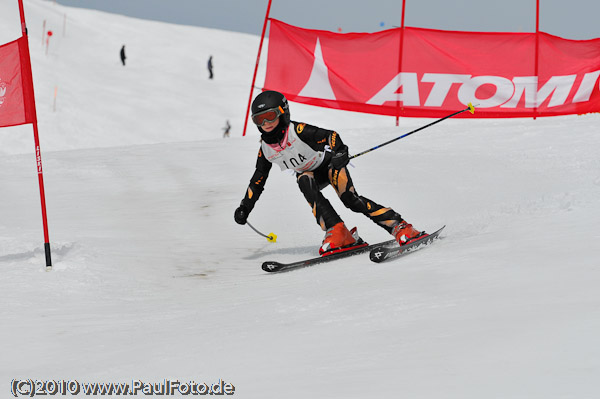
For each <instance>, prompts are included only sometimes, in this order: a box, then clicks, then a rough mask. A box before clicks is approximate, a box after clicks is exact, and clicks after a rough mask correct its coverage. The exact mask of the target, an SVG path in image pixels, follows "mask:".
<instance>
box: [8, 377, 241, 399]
mask: <svg viewBox="0 0 600 399" xmlns="http://www.w3.org/2000/svg"><path fill="white" fill-rule="evenodd" d="M234 393H235V387H234V386H233V384H231V383H229V382H225V381H223V380H219V381H218V382H215V383H206V382H200V383H197V382H195V381H187V382H182V381H179V380H167V379H165V380H163V381H160V382H145V381H141V380H133V381H131V382H79V381H77V380H34V379H13V380H12V381H11V394H12V395H13V396H14V397H15V398H18V397H22V396H23V397H25V396H28V397H31V398H33V397H34V396H55V395H60V396H66V395H69V396H77V395H84V396H92V395H93V396H138V395H140V396H142V395H143V396H153V395H157V396H189V395H199V396H205V395H211V396H214V395H217V396H221V395H233V394H234Z"/></svg>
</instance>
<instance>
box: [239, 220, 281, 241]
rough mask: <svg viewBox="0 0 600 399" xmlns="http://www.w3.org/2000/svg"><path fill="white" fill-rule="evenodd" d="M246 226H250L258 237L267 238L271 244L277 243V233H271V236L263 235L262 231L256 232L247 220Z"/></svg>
mask: <svg viewBox="0 0 600 399" xmlns="http://www.w3.org/2000/svg"><path fill="white" fill-rule="evenodd" d="M246 224H247V225H248V226H250V228H251V229H252V230H254V231H255V232H256V233H257V234H258V235H261V236H263V237H265V238H266V239H267V241H269V242H276V241H277V235H276V234H275V233H269V235H266V234H263V233H261V232H260V231H258V230H256V229H255V228H254V226H252V225H251V224H250V222H249V221H247V220H246Z"/></svg>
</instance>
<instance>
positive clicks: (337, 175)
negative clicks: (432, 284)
mask: <svg viewBox="0 0 600 399" xmlns="http://www.w3.org/2000/svg"><path fill="white" fill-rule="evenodd" d="M252 121H253V122H254V123H255V124H256V125H257V127H258V130H259V131H260V132H261V146H260V150H259V151H258V159H257V162H256V170H255V171H254V174H253V175H252V179H251V180H250V184H249V186H248V189H247V190H246V195H245V196H244V199H242V202H241V203H240V206H239V207H238V208H237V209H236V210H235V213H234V219H235V221H236V222H237V223H239V224H245V223H246V220H247V219H248V215H249V214H250V212H251V211H252V209H253V208H254V205H255V204H256V201H258V199H259V197H260V195H261V193H262V191H263V189H264V187H265V183H266V181H267V177H268V176H269V171H270V170H271V166H272V165H273V163H276V164H277V165H279V167H280V168H281V170H285V169H292V170H294V171H295V172H296V178H297V182H298V186H299V187H300V191H302V194H304V197H305V198H306V200H307V201H308V204H309V205H310V207H311V209H312V211H313V215H314V216H315V217H316V219H317V224H319V225H320V226H321V229H323V230H324V231H325V232H326V234H325V238H324V239H323V243H322V245H321V248H319V253H320V254H321V255H323V254H327V253H328V252H331V251H332V250H335V249H339V248H345V247H351V246H353V245H354V244H355V242H356V237H357V235H356V236H355V235H354V234H353V233H352V232H350V231H348V229H347V228H346V225H345V224H344V222H343V221H342V219H341V218H340V216H339V215H338V214H337V213H336V211H335V209H333V207H332V206H331V204H330V203H329V201H328V200H327V199H326V198H325V197H324V196H323V194H322V193H321V190H322V189H323V188H325V187H327V186H328V185H329V184H331V186H332V187H333V188H334V190H335V192H336V193H337V195H338V197H339V198H340V200H341V201H342V203H343V204H344V205H345V206H346V207H347V208H349V209H350V210H352V211H354V212H358V213H362V214H363V215H365V216H366V217H368V218H369V219H371V220H372V221H373V222H375V223H376V224H377V225H379V226H380V227H382V228H383V229H385V230H386V231H387V232H388V233H390V234H392V235H393V236H394V237H395V239H396V240H397V241H398V243H399V244H400V245H404V244H407V243H409V242H411V241H414V239H416V238H417V237H424V236H426V235H427V234H426V233H425V232H421V231H418V230H416V229H414V228H413V226H412V225H411V224H408V223H407V222H406V221H405V220H404V219H402V217H401V216H400V215H399V214H398V213H396V212H395V211H394V210H393V209H392V208H385V207H383V206H381V205H379V204H377V203H375V202H373V201H371V200H370V199H368V198H366V197H363V196H361V195H358V193H357V192H356V189H355V188H354V185H353V184H352V179H351V178H350V173H349V171H348V168H347V167H346V165H347V164H348V162H349V160H350V159H349V155H348V146H346V145H344V143H343V142H342V140H341V138H340V136H339V134H337V133H336V132H334V131H332V130H326V129H322V128H319V127H316V126H311V125H307V124H305V123H298V122H294V121H290V111H289V106H288V102H287V99H286V98H285V97H284V96H283V94H281V93H279V92H276V91H265V92H263V93H261V94H259V95H258V96H257V97H256V98H255V99H254V101H253V102H252ZM282 205H283V206H285V205H284V204H283V203H282ZM285 211H286V212H287V211H289V209H286V210H285ZM353 231H354V229H353Z"/></svg>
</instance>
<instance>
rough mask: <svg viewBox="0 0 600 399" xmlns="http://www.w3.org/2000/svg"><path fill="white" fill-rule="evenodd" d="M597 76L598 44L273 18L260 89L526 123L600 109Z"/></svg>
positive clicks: (370, 109)
mask: <svg viewBox="0 0 600 399" xmlns="http://www.w3.org/2000/svg"><path fill="white" fill-rule="evenodd" d="M403 32H404V39H403V40H401V35H402V34H403ZM536 41H537V45H538V51H537V54H538V62H537V66H536ZM401 48H402V51H400V49H401ZM536 69H537V74H536ZM599 76H600V39H592V40H581V41H578V40H567V39H563V38H560V37H557V36H552V35H549V34H547V33H542V32H540V33H539V34H536V33H497V32H489V33H488V32H457V31H441V30H433V29H423V28H404V30H403V29H391V30H386V31H382V32H377V33H348V34H340V33H334V32H328V31H321V30H310V29H303V28H298V27H295V26H291V25H288V24H285V23H283V22H281V21H278V20H274V19H271V30H270V34H269V50H268V60H267V73H266V79H265V84H264V86H265V87H264V89H265V90H277V91H279V92H281V93H283V94H284V95H285V96H286V97H287V98H288V99H289V100H292V101H296V102H300V103H305V104H311V105H317V106H322V107H329V108H336V109H343V110H348V111H358V112H367V113H373V114H381V115H392V116H396V115H398V116H411V117H432V118H439V117H443V116H445V115H447V114H448V113H450V112H454V111H456V110H457V109H462V108H465V107H466V106H467V104H468V103H470V102H471V103H473V104H474V105H475V106H476V108H477V112H476V113H475V115H470V114H469V115H468V117H470V118H472V117H479V118H486V117H487V118H490V117H492V118H497V117H533V116H552V115H565V114H583V113H588V112H600V87H599V85H598V77H599ZM465 116H466V115H458V117H465Z"/></svg>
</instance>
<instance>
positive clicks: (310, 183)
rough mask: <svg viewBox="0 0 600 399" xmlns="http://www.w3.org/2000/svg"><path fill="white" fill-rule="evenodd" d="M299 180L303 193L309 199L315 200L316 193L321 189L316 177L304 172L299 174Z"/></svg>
mask: <svg viewBox="0 0 600 399" xmlns="http://www.w3.org/2000/svg"><path fill="white" fill-rule="evenodd" d="M297 182H298V187H300V191H302V194H304V196H305V197H306V198H307V199H313V200H314V198H315V196H316V193H317V192H318V191H319V189H318V187H317V183H316V181H315V178H314V177H313V176H312V175H310V174H307V173H303V174H301V175H300V176H298V179H297Z"/></svg>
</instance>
